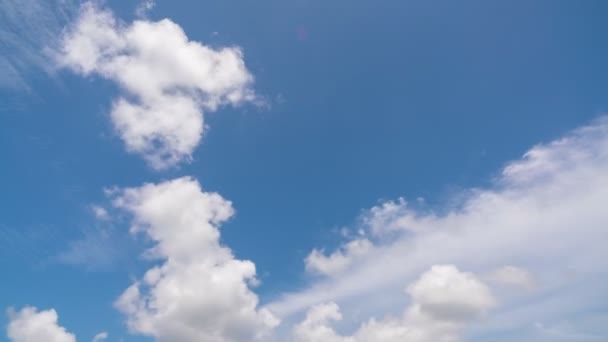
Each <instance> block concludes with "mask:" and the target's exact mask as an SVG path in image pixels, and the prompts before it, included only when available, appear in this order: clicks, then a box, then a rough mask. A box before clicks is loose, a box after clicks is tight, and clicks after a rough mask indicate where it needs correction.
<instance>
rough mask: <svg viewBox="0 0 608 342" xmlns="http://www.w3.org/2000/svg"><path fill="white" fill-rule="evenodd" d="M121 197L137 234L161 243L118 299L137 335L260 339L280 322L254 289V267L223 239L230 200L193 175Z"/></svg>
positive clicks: (188, 341) (117, 201)
mask: <svg viewBox="0 0 608 342" xmlns="http://www.w3.org/2000/svg"><path fill="white" fill-rule="evenodd" d="M114 196H115V197H114V199H113V203H114V205H115V206H116V207H117V208H119V209H121V210H124V211H127V212H128V213H130V214H131V215H132V216H133V226H132V228H131V230H132V232H133V233H142V234H145V235H146V236H147V237H148V238H149V239H150V240H152V241H153V242H154V246H153V247H152V248H150V249H149V250H148V251H147V252H146V255H147V256H148V257H149V258H156V259H160V260H162V264H161V265H158V266H155V267H153V268H151V269H150V270H148V271H147V272H146V273H145V275H144V277H143V279H141V280H139V281H137V282H136V283H134V284H133V285H132V286H130V287H129V288H128V289H127V290H126V291H125V292H124V293H123V294H122V295H121V296H120V298H119V299H118V300H117V302H116V307H117V308H118V309H119V310H120V311H122V312H123V313H124V314H125V315H126V317H127V321H128V326H129V328H130V330H131V331H132V332H135V333H140V334H144V335H149V336H153V337H155V338H156V340H158V341H180V342H198V341H209V342H213V341H217V342H227V341H253V340H257V339H263V338H264V337H265V336H267V334H268V332H269V330H270V329H272V328H273V327H274V326H276V325H277V324H278V321H277V319H276V318H275V317H274V316H273V315H272V314H271V313H270V312H268V311H267V310H265V309H262V310H259V309H258V308H257V306H258V298H257V296H256V295H255V294H254V293H253V292H252V291H251V290H250V288H249V284H251V283H256V282H257V280H256V278H255V274H256V270H255V265H254V264H253V263H252V262H251V261H246V260H238V259H235V258H234V256H233V255H232V252H231V251H230V249H228V248H227V247H224V246H222V245H221V244H220V232H219V230H218V227H219V225H221V224H222V223H223V222H225V221H226V220H228V219H229V218H230V217H231V216H232V215H233V213H234V210H233V208H232V205H231V203H230V202H229V201H226V200H225V199H223V198H222V197H221V196H220V195H218V194H216V193H208V192H204V191H202V190H201V188H200V185H199V184H198V182H197V181H195V180H194V179H192V178H187V177H185V178H179V179H175V180H171V181H167V182H164V183H159V184H146V185H144V186H142V187H139V188H128V189H123V190H120V191H118V192H117V193H115V195H114Z"/></svg>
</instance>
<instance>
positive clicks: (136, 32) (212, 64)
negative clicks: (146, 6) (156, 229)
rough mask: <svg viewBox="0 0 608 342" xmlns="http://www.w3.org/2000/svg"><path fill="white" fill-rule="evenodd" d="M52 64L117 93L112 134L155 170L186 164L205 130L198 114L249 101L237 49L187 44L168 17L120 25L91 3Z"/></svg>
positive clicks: (251, 96)
mask: <svg viewBox="0 0 608 342" xmlns="http://www.w3.org/2000/svg"><path fill="white" fill-rule="evenodd" d="M57 58H58V62H59V64H60V65H61V66H64V67H67V68H70V69H71V70H74V71H75V72H78V73H80V74H82V75H93V74H94V75H99V76H101V77H103V78H106V79H109V80H112V81H114V82H116V83H117V84H118V85H119V86H120V87H121V88H122V89H123V90H124V92H125V93H124V94H123V95H122V96H120V97H119V98H118V99H116V100H115V101H114V104H113V106H112V111H111V118H112V122H113V124H114V128H115V129H116V130H117V132H118V134H119V135H120V136H121V137H122V139H123V140H124V143H125V145H126V147H127V149H128V150H129V151H131V152H134V153H138V154H141V155H142V156H143V157H144V158H145V159H146V160H147V161H148V163H149V164H150V165H151V166H152V167H153V168H156V169H163V168H167V167H170V166H172V165H175V164H177V163H179V162H180V161H184V160H185V161H187V160H189V159H190V158H191V155H192V153H193V151H194V150H195V148H196V146H197V145H198V144H199V142H200V140H201V137H202V134H203V130H204V128H205V126H204V120H203V111H213V110H216V109H217V108H218V106H220V105H224V104H240V103H243V102H245V101H250V100H253V99H254V94H253V92H252V90H251V84H252V82H253V77H252V76H251V74H250V73H249V72H248V70H247V68H246V67H245V63H244V61H243V55H242V53H241V50H240V49H239V48H237V47H228V48H221V49H213V48H210V47H208V46H205V45H203V44H201V43H198V42H195V41H191V40H189V39H188V37H187V36H186V34H185V33H184V31H183V30H182V29H181V27H180V26H179V25H177V24H176V23H174V22H172V21H171V20H168V19H164V20H161V21H158V22H152V21H147V20H138V21H135V22H133V23H132V24H126V23H122V22H120V21H119V20H117V19H116V18H115V17H114V16H113V14H112V13H111V12H109V11H107V10H104V9H100V8H99V7H98V6H96V5H94V4H92V3H86V4H85V5H83V7H82V9H81V14H80V17H79V19H78V20H77V22H76V23H75V24H74V25H73V26H72V27H70V28H69V30H67V31H66V32H65V34H64V37H63V44H62V49H61V52H60V53H59V54H58V57H57Z"/></svg>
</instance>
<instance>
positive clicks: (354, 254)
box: [305, 238, 373, 275]
mask: <svg viewBox="0 0 608 342" xmlns="http://www.w3.org/2000/svg"><path fill="white" fill-rule="evenodd" d="M372 248H373V245H372V243H371V242H370V241H369V240H368V239H365V238H363V239H354V240H351V241H349V242H348V243H346V244H345V245H344V246H342V247H341V248H340V249H339V250H337V251H335V252H333V253H332V254H330V255H325V254H324V251H323V250H318V249H314V250H313V251H312V252H311V253H310V254H309V255H308V257H306V260H305V262H306V270H307V271H309V272H312V273H318V274H323V275H336V274H338V273H340V272H342V271H343V270H345V269H346V268H348V267H349V266H350V265H351V264H352V263H353V262H355V261H356V260H357V259H359V258H362V257H363V256H365V255H367V254H368V253H369V252H370V251H371V250H372Z"/></svg>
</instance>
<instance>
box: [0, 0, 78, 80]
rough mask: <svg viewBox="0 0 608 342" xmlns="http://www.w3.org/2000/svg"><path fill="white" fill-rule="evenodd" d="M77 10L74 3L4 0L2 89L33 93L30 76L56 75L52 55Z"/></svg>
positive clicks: (0, 18)
mask: <svg viewBox="0 0 608 342" xmlns="http://www.w3.org/2000/svg"><path fill="white" fill-rule="evenodd" d="M77 10H78V4H77V1H72V0H48V1H40V0H0V42H1V43H2V54H1V55H0V89H1V88H5V89H17V90H30V85H29V81H28V79H29V78H30V77H32V76H34V75H35V74H36V73H37V72H43V73H44V74H46V75H49V74H51V73H52V72H53V70H54V68H53V66H52V64H49V63H48V60H49V59H48V52H49V51H51V50H53V49H54V48H55V47H56V46H55V44H59V40H58V39H57V37H58V36H60V34H61V30H62V28H63V27H64V25H66V24H67V23H68V22H70V21H71V18H72V17H73V16H74V14H75V13H76V12H77Z"/></svg>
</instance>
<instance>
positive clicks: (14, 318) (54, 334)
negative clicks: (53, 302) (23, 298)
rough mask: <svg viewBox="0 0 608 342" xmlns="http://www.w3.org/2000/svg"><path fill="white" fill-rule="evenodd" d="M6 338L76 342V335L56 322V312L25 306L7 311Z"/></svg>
mask: <svg viewBox="0 0 608 342" xmlns="http://www.w3.org/2000/svg"><path fill="white" fill-rule="evenodd" d="M9 320H10V322H9V324H8V329H7V334H8V338H9V340H10V341H11V342H76V336H74V335H73V334H71V333H69V332H68V331H67V330H66V329H65V328H63V327H61V326H60V325H59V323H58V317H57V312H55V310H53V309H50V310H46V311H38V310H37V309H36V308H34V307H30V306H27V307H25V308H23V309H21V311H17V312H14V311H9Z"/></svg>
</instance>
